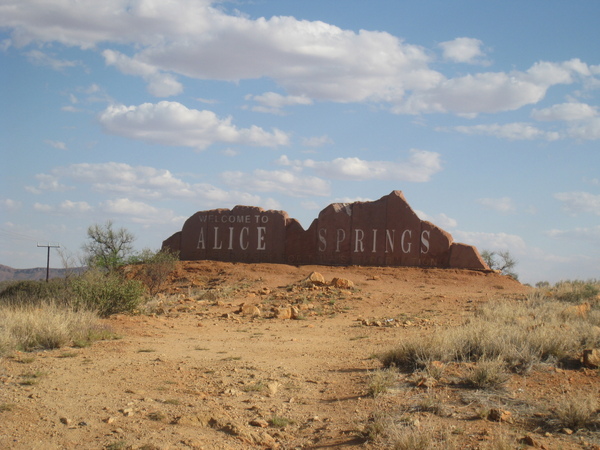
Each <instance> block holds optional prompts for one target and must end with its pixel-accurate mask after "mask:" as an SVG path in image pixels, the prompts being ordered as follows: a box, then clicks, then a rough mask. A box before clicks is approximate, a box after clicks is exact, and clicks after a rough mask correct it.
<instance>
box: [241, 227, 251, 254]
mask: <svg viewBox="0 0 600 450" xmlns="http://www.w3.org/2000/svg"><path fill="white" fill-rule="evenodd" d="M244 232H246V245H244ZM249 233H250V228H248V227H244V228H242V230H241V231H240V248H241V249H242V250H247V249H248V245H250V244H249V243H248V240H247V239H248V234H249Z"/></svg>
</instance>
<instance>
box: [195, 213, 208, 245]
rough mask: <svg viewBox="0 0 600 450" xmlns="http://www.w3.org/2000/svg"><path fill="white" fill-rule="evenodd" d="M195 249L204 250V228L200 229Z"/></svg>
mask: <svg viewBox="0 0 600 450" xmlns="http://www.w3.org/2000/svg"><path fill="white" fill-rule="evenodd" d="M204 218H205V219H206V216H204ZM196 249H202V250H204V249H206V246H205V245H204V228H200V236H198V245H197V246H196Z"/></svg>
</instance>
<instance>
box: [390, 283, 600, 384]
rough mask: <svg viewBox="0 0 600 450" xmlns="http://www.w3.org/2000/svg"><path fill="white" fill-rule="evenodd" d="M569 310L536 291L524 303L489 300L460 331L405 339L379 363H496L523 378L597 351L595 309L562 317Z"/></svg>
mask: <svg viewBox="0 0 600 450" xmlns="http://www.w3.org/2000/svg"><path fill="white" fill-rule="evenodd" d="M569 305H570V304H568V303H565V302H560V301H556V300H553V299H551V298H550V297H548V296H547V295H546V294H544V293H541V292H539V291H538V292H537V293H536V294H533V295H531V296H530V297H529V298H528V299H527V300H525V301H516V300H510V299H504V300H497V301H493V302H490V303H488V304H486V305H483V306H482V307H481V308H480V309H479V310H478V311H477V312H476V315H475V317H474V318H472V319H471V320H470V321H468V322H467V323H465V324H464V325H463V326H460V327H453V328H450V329H447V330H443V331H441V332H439V333H436V334H435V335H432V336H426V337H422V336H415V337H413V338H410V339H406V340H405V341H403V342H402V343H400V344H399V345H398V346H397V347H396V348H394V349H392V350H389V351H388V352H386V353H383V354H382V355H380V356H379V359H380V360H381V362H382V363H383V365H384V367H390V366H396V367H398V368H400V369H403V370H407V371H415V370H422V369H425V368H427V367H428V365H429V363H430V362H431V361H440V362H449V361H457V362H469V361H471V362H476V361H480V360H482V359H486V360H493V359H498V360H501V361H503V362H504V364H505V365H506V368H507V369H509V370H511V371H513V372H516V373H526V372H528V371H529V370H530V369H531V368H532V367H533V366H534V365H535V364H537V363H540V362H550V363H556V362H560V361H561V360H564V359H568V358H576V357H577V355H578V354H579V353H580V352H581V351H582V350H583V349H584V348H590V347H591V348H595V347H598V346H600V328H599V327H598V323H599V321H600V309H599V308H598V307H591V311H589V313H586V314H585V315H579V314H565V308H567V307H569ZM556 336H560V339H556Z"/></svg>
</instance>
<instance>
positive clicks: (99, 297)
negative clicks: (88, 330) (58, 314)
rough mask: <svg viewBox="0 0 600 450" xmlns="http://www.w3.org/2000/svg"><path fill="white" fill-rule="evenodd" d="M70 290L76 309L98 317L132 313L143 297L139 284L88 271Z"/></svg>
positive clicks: (141, 286) (108, 274)
mask: <svg viewBox="0 0 600 450" xmlns="http://www.w3.org/2000/svg"><path fill="white" fill-rule="evenodd" d="M72 288H73V292H74V294H75V298H74V305H75V307H76V308H79V309H92V310H94V311H96V312H97V313H98V314H99V315H100V316H102V317H106V316H109V315H111V314H117V313H132V312H136V310H137V308H138V307H139V306H140V304H141V302H142V300H143V296H144V285H143V283H142V282H140V281H137V280H125V279H124V278H123V277H122V276H121V275H119V274H118V273H115V272H108V273H104V272H102V271H100V270H89V271H87V272H86V273H85V274H83V275H82V276H80V277H78V278H76V279H74V280H73V281H72Z"/></svg>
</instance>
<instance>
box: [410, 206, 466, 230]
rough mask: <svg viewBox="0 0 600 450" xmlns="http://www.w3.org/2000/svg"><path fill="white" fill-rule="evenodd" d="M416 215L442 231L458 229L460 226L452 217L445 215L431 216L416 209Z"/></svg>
mask: <svg viewBox="0 0 600 450" xmlns="http://www.w3.org/2000/svg"><path fill="white" fill-rule="evenodd" d="M415 214H416V215H417V216H418V217H419V219H421V220H426V221H428V222H431V223H433V224H434V225H437V226H438V227H440V228H442V229H447V228H456V227H457V226H458V222H457V221H456V220H455V219H453V218H452V217H448V216H447V215H446V214H444V213H439V214H436V215H435V216H430V215H429V214H427V213H425V212H423V211H420V210H418V209H415Z"/></svg>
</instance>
